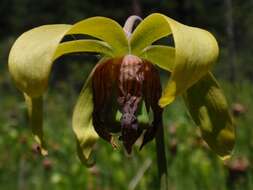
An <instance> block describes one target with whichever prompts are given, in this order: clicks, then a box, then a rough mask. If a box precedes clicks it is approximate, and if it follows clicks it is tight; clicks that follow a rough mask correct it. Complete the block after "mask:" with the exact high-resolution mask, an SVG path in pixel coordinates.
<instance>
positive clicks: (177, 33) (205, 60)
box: [130, 13, 219, 107]
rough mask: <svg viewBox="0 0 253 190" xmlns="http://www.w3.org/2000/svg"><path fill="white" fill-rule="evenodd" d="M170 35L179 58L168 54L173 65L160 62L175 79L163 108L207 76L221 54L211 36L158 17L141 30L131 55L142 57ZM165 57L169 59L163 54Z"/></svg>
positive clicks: (165, 93) (147, 20) (162, 101)
mask: <svg viewBox="0 0 253 190" xmlns="http://www.w3.org/2000/svg"><path fill="white" fill-rule="evenodd" d="M170 34H172V37H173V40H174V44H175V54H174V55H173V54H172V55H171V54H167V56H171V61H167V60H168V59H169V58H167V59H165V60H164V62H163V63H162V62H161V61H159V60H158V58H157V60H158V61H159V62H160V63H159V65H160V66H161V67H162V68H163V69H166V70H171V69H172V70H171V72H172V73H171V78H170V80H169V82H168V83H167V85H166V88H165V90H164V91H163V95H162V97H161V99H160V101H159V105H160V106H161V107H165V106H166V105H168V104H170V103H171V102H172V101H173V100H174V99H175V97H176V96H178V95H181V94H182V93H183V92H185V91H186V90H187V89H188V88H189V87H191V86H192V85H193V84H194V83H196V82H197V81H198V80H199V79H201V78H202V77H203V76H204V75H206V74H207V72H208V71H209V70H210V68H211V66H212V65H213V64H214V63H215V61H216V58H217V56H218V52H219V50H218V45H217V42H216V40H215V38H214V37H213V36H212V35H211V34H210V33H209V32H207V31H205V30H202V29H199V28H196V27H190V26H186V25H184V24H181V23H179V22H177V21H175V20H173V19H171V18H169V17H167V16H165V15H162V14H158V13H154V14H151V15H150V16H148V17H147V18H145V19H144V20H143V21H142V22H141V23H140V24H139V25H138V26H137V28H136V30H135V31H134V33H133V35H132V37H131V39H130V44H131V51H132V53H133V54H134V55H141V54H142V53H143V51H145V49H144V48H146V47H147V46H149V45H152V43H153V42H155V41H156V40H158V39H160V38H162V37H165V36H168V35H170ZM161 54H163V55H161V57H165V56H166V54H165V53H164V52H162V51H161ZM155 56H159V54H157V55H155Z"/></svg>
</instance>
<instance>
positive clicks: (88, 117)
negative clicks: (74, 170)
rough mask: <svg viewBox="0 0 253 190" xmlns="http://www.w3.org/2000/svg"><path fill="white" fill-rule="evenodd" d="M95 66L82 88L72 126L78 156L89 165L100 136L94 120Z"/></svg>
mask: <svg viewBox="0 0 253 190" xmlns="http://www.w3.org/2000/svg"><path fill="white" fill-rule="evenodd" d="M95 68H96V67H95ZM95 68H94V69H93V71H92V72H91V73H90V75H89V77H88V79H87V80H86V82H85V84H84V86H83V88H82V90H81V93H80V95H79V97H78V100H77V103H76V105H75V108H74V112H73V117H72V128H73V131H74V134H75V138H76V144H77V153H78V157H79V159H80V161H81V162H82V163H83V164H85V165H87V166H88V165H89V162H90V161H89V160H90V156H91V152H92V149H93V147H94V145H95V143H96V142H97V140H98V138H99V136H98V134H97V133H96V131H95V129H94V127H93V122H92V113H93V110H94V104H93V93H92V75H93V73H94V70H95Z"/></svg>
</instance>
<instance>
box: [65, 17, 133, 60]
mask: <svg viewBox="0 0 253 190" xmlns="http://www.w3.org/2000/svg"><path fill="white" fill-rule="evenodd" d="M71 34H85V35H90V36H92V37H95V38H98V39H100V40H102V41H104V42H106V43H108V44H109V45H110V46H111V47H112V49H113V54H114V55H115V56H122V55H125V54H127V53H128V52H129V46H128V40H127V37H126V34H125V32H124V30H123V28H122V27H121V26H120V25H119V24H118V23H117V22H115V21H114V20H112V19H109V18H106V17H99V16H98V17H92V18H88V19H85V20H82V21H80V22H78V23H76V24H74V25H73V27H72V28H71V29H70V30H69V31H68V32H67V34H66V35H71Z"/></svg>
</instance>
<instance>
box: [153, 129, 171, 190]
mask: <svg viewBox="0 0 253 190" xmlns="http://www.w3.org/2000/svg"><path fill="white" fill-rule="evenodd" d="M155 141H156V156H157V166H158V174H159V180H160V189H161V190H168V181H167V179H168V172H167V162H166V154H165V146H164V130H163V126H160V127H159V128H158V130H157V134H156V138H155Z"/></svg>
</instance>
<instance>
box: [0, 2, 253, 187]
mask: <svg viewBox="0 0 253 190" xmlns="http://www.w3.org/2000/svg"><path fill="white" fill-rule="evenodd" d="M153 12H160V13H163V14H166V15H167V16H169V17H172V18H174V19H176V20H178V21H180V22H182V23H185V24H188V25H192V26H197V27H201V28H204V29H206V30H209V31H211V32H212V33H213V34H214V35H215V36H216V38H217V40H218V42H219V45H220V57H219V60H218V63H217V65H216V66H215V68H214V73H215V75H216V76H217V77H218V79H219V81H220V82H221V85H222V87H223V89H224V91H225V94H226V96H227V98H228V101H229V103H230V105H231V106H230V108H231V112H232V113H233V115H234V116H235V124H236V130H237V142H236V147H235V150H234V154H233V156H232V158H231V159H230V160H229V161H227V162H225V163H224V162H222V161H221V160H220V159H219V158H218V157H217V156H216V155H215V154H214V153H213V152H211V151H210V150H209V149H208V147H207V146H206V145H205V144H204V143H203V141H202V140H201V138H200V134H199V131H198V129H197V128H196V127H195V126H194V124H193V122H192V120H191V119H190V117H189V116H188V114H187V112H186V109H185V107H184V104H183V103H182V101H181V99H180V98H178V99H177V100H176V101H175V103H173V104H172V105H170V106H169V107H168V108H167V109H166V110H165V113H164V128H165V139H166V154H167V158H168V159H167V162H168V168H169V169H168V172H169V179H168V180H169V187H170V189H171V190H185V189H187V190H203V189H205V190H251V189H253V169H252V164H251V163H252V162H253V117H252V116H253V65H252V64H253V56H252V52H253V48H252V44H253V1H252V0H205V1H204V0H194V1H191V0H177V1H175V0H129V1H126V0H122V1H120V0H106V1H102V0H92V1H88V0H85V1H81V0H54V1H52V0H40V1H38V0H0V189H1V190H2V189H3V190H16V189H17V190H30V189H33V190H44V189H49V190H51V189H52V190H58V189H59V190H65V189H66V190H70V189H84V190H118V189H121V190H124V189H130V190H133V189H138V190H153V189H157V187H158V186H159V182H158V177H157V168H156V155H155V145H154V142H152V143H150V144H149V145H148V146H146V147H145V148H144V149H143V150H142V151H140V152H139V151H138V147H137V146H136V147H135V148H134V151H133V154H132V156H127V155H126V154H125V152H124V151H123V150H113V149H112V148H111V146H110V145H109V144H107V143H104V142H103V141H102V140H100V141H99V143H98V144H97V145H96V148H95V149H96V150H95V160H96V165H95V166H94V167H92V168H90V169H87V168H86V167H84V166H82V165H81V163H80V162H79V160H78V158H77V156H76V150H75V140H74V136H73V133H72V130H71V116H72V110H73V106H74V104H75V101H76V98H77V96H78V93H79V91H80V89H81V86H82V84H83V82H84V80H85V78H86V77H87V75H88V73H89V71H90V70H91V68H92V66H93V65H92V64H94V63H95V62H96V61H97V58H96V57H90V56H87V55H79V56H75V57H74V56H67V57H63V58H61V59H59V60H58V61H57V63H56V64H55V66H54V68H53V74H52V75H51V80H50V88H49V90H48V92H47V94H46V95H45V118H44V119H45V123H44V124H45V136H46V139H47V144H48V149H49V156H48V157H41V156H40V155H38V154H37V153H36V151H35V144H33V143H34V142H33V140H32V138H31V132H30V130H29V129H28V127H27V125H28V120H27V113H26V111H27V110H26V107H25V104H24V100H23V96H22V94H21V93H20V92H19V91H18V90H17V89H16V88H15V86H14V85H13V83H12V81H11V78H10V76H9V73H8V66H7V60H8V52H9V51H10V47H11V45H12V44H13V43H14V41H15V39H16V38H17V37H18V36H19V35H20V34H21V33H23V32H24V31H26V30H29V29H31V28H33V27H36V26H39V25H44V24H53V23H70V24H72V23H75V22H77V21H79V20H82V19H85V18H87V17H91V16H98V15H99V16H106V17H110V18H112V19H115V20H116V21H118V22H119V23H120V24H121V25H123V24H124V21H125V20H126V19H127V17H128V16H130V15H132V14H137V15H140V16H142V17H146V16H147V15H149V14H150V13H153ZM137 144H138V143H137Z"/></svg>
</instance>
